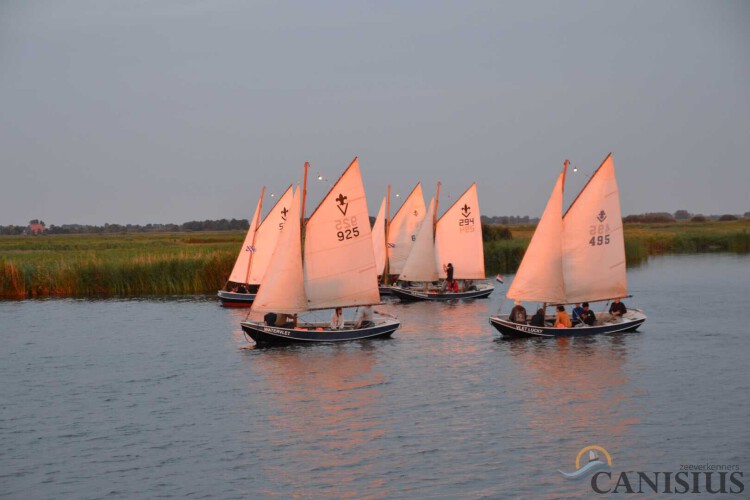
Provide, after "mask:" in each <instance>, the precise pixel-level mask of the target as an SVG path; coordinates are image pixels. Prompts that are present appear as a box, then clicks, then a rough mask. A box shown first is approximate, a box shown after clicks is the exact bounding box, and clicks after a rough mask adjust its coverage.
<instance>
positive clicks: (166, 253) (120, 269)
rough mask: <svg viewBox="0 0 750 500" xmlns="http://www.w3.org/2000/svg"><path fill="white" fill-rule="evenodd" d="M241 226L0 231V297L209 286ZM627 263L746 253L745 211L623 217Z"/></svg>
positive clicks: (490, 268) (514, 254) (165, 291)
mask: <svg viewBox="0 0 750 500" xmlns="http://www.w3.org/2000/svg"><path fill="white" fill-rule="evenodd" d="M510 229H511V232H512V234H513V238H512V239H507V240H496V241H489V242H485V244H484V250H485V267H486V271H487V274H488V275H493V274H495V273H512V272H515V270H516V269H517V268H518V265H519V264H520V262H521V259H522V258H523V254H524V252H525V250H526V246H527V245H528V243H529V241H530V240H531V236H532V234H533V232H534V226H512V227H511V228H510ZM243 237H244V232H243V231H224V232H200V233H147V234H143V233H138V234H108V235H51V236H37V237H28V236H0V299H24V298H31V297H101V296H131V297H132V296H142V295H181V294H205V293H213V292H214V291H216V290H218V289H219V288H221V287H222V286H224V283H225V280H226V277H227V276H228V275H229V272H230V271H231V269H232V265H233V264H234V259H235V257H236V255H237V251H238V250H239V247H240V245H241V244H242V239H243ZM625 250H626V256H627V261H628V266H634V265H638V264H640V263H642V262H643V261H645V260H647V259H648V258H649V257H650V256H653V255H663V254H686V253H705V252H734V253H750V219H742V220H739V221H728V222H705V223H693V222H680V223H670V224H626V225H625Z"/></svg>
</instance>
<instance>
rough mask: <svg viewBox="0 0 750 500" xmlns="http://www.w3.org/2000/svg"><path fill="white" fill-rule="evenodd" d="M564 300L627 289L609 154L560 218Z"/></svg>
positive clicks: (613, 294) (622, 292)
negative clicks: (561, 226)
mask: <svg viewBox="0 0 750 500" xmlns="http://www.w3.org/2000/svg"><path fill="white" fill-rule="evenodd" d="M563 255H564V258H563V274H564V276H565V292H566V301H567V302H570V303H572V302H584V301H594V300H605V299H610V298H613V297H624V296H626V295H627V294H628V283H627V275H626V271H625V240H624V237H623V232H622V215H621V214H620V195H619V191H618V188H617V180H616V179H615V167H614V163H613V162H612V155H611V154H610V155H609V156H607V158H606V159H605V160H604V162H603V163H602V164H601V166H600V167H599V168H598V169H597V171H596V172H594V175H592V176H591V179H590V180H589V182H588V183H587V184H586V186H585V187H584V188H583V190H581V193H580V194H579V195H578V198H576V199H575V200H574V201H573V203H572V204H571V206H570V208H569V209H568V211H567V212H566V214H565V217H564V218H563Z"/></svg>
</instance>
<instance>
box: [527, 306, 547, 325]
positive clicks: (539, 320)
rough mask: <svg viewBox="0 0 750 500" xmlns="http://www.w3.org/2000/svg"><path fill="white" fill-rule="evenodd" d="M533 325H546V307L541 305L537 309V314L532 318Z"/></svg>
mask: <svg viewBox="0 0 750 500" xmlns="http://www.w3.org/2000/svg"><path fill="white" fill-rule="evenodd" d="M530 324H531V326H545V325H544V309H542V308H541V307H540V308H539V309H537V310H536V314H534V316H533V317H532V318H531V323H530Z"/></svg>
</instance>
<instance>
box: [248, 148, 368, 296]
mask: <svg viewBox="0 0 750 500" xmlns="http://www.w3.org/2000/svg"><path fill="white" fill-rule="evenodd" d="M261 289H262V288H261ZM305 290H306V292H307V298H308V308H309V309H326V308H334V307H349V306H357V305H363V304H376V303H378V302H380V293H379V292H378V281H377V271H376V269H375V254H374V252H373V249H372V236H371V231H370V217H369V214H368V212H367V199H366V198H365V189H364V186H363V185H362V176H361V175H360V171H359V163H358V161H357V159H356V158H355V159H354V161H353V162H352V163H351V165H349V167H348V168H347V169H346V171H345V172H344V174H343V175H342V176H341V177H340V178H339V180H338V182H336V184H335V185H334V186H333V188H332V189H331V191H330V192H329V193H328V195H326V197H325V198H324V199H323V201H322V202H321V203H320V205H318V208H317V209H315V212H313V214H312V215H311V216H310V219H309V220H308V221H307V225H306V227H305Z"/></svg>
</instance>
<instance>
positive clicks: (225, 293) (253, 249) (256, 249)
mask: <svg viewBox="0 0 750 500" xmlns="http://www.w3.org/2000/svg"><path fill="white" fill-rule="evenodd" d="M265 190H266V188H265V187H264V188H263V189H262V190H261V194H260V199H259V200H258V205H257V206H256V208H255V214H254V215H253V218H252V219H251V220H250V228H249V229H248V230H247V234H246V235H245V240H244V241H243V243H242V248H240V252H239V255H237V260H236V261H235V263H234V267H233V268H232V272H231V273H230V275H229V279H228V280H227V284H226V285H225V286H224V289H222V290H219V291H218V293H217V296H218V297H219V300H220V301H221V305H222V306H225V307H250V305H251V304H252V303H253V300H255V295H256V293H257V291H258V286H259V284H260V282H261V280H262V279H263V275H264V274H265V273H266V268H267V267H268V261H269V260H270V259H271V255H272V254H273V250H274V248H275V247H276V242H277V240H278V239H279V233H280V230H281V228H282V227H283V226H284V223H285V222H286V219H287V215H288V213H289V206H290V204H291V202H292V186H289V187H288V188H287V190H286V191H285V192H284V194H282V195H281V197H280V198H279V199H278V201H277V202H276V203H275V204H274V206H273V208H272V209H271V211H270V212H268V215H266V217H265V219H263V221H260V214H261V209H262V207H263V195H264V193H265Z"/></svg>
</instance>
